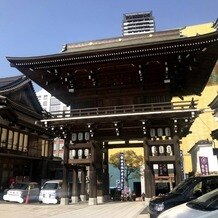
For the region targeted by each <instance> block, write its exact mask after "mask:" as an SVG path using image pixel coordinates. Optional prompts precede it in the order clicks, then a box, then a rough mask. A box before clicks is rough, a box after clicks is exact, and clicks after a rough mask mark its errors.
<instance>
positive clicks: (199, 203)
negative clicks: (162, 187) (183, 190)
mask: <svg viewBox="0 0 218 218" xmlns="http://www.w3.org/2000/svg"><path fill="white" fill-rule="evenodd" d="M171 217H176V218H187V217H189V218H192V217H198V218H203V217H204V218H209V217H210V218H217V217H218V188H217V189H215V190H213V191H211V192H209V193H207V194H205V195H202V196H201V197H199V198H197V199H195V200H192V201H189V202H188V203H184V204H181V205H178V206H176V207H173V208H171V209H169V210H166V211H164V212H163V213H161V214H160V215H159V216H158V218H171Z"/></svg>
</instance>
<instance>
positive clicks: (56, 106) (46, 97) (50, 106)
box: [36, 89, 70, 113]
mask: <svg viewBox="0 0 218 218" xmlns="http://www.w3.org/2000/svg"><path fill="white" fill-rule="evenodd" d="M36 96H37V98H38V100H39V103H40V104H41V106H42V108H43V109H44V110H46V111H48V112H51V113H52V112H57V111H63V110H70V107H67V106H66V105H65V104H63V103H62V102H61V101H59V100H58V99H57V98H55V97H54V96H52V95H51V94H50V93H49V92H47V91H46V90H44V89H41V90H40V91H38V92H37V93H36Z"/></svg>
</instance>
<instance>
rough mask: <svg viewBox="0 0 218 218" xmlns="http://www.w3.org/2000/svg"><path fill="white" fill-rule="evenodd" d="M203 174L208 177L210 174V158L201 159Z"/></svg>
mask: <svg viewBox="0 0 218 218" xmlns="http://www.w3.org/2000/svg"><path fill="white" fill-rule="evenodd" d="M199 162H200V168H201V174H202V175H208V174H209V164H208V157H199Z"/></svg>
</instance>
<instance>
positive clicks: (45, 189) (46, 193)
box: [39, 180, 63, 204]
mask: <svg viewBox="0 0 218 218" xmlns="http://www.w3.org/2000/svg"><path fill="white" fill-rule="evenodd" d="M62 183H63V182H62V180H49V181H47V182H45V183H44V185H43V186H42V188H41V191H40V194H39V202H40V203H45V204H57V203H59V202H60V199H61V188H62Z"/></svg>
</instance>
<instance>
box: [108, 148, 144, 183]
mask: <svg viewBox="0 0 218 218" xmlns="http://www.w3.org/2000/svg"><path fill="white" fill-rule="evenodd" d="M120 153H121V152H117V153H114V154H112V155H111V156H110V159H109V163H110V164H112V165H113V166H114V167H115V168H118V169H119V170H120ZM122 153H124V160H125V180H126V183H127V186H128V184H129V180H130V179H133V178H135V179H138V178H139V177H140V166H142V165H143V162H144V159H143V156H142V155H137V154H136V153H135V152H134V151H133V150H127V151H124V152H122Z"/></svg>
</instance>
